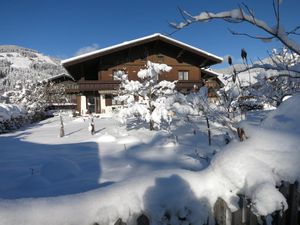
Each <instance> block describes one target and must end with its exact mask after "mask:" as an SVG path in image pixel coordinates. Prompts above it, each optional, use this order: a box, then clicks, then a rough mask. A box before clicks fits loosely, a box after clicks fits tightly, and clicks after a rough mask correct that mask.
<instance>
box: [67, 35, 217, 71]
mask: <svg viewBox="0 0 300 225" xmlns="http://www.w3.org/2000/svg"><path fill="white" fill-rule="evenodd" d="M156 38H157V39H161V40H164V41H167V42H171V43H173V44H174V45H177V46H180V47H182V48H186V49H188V50H190V51H193V52H194V53H196V54H199V55H201V56H205V57H207V58H210V59H212V60H214V61H216V63H218V62H222V61H223V58H221V57H219V56H216V55H214V54H212V53H209V52H206V51H204V50H202V49H199V48H196V47H193V46H191V45H188V44H186V43H183V42H181V41H178V40H175V39H173V38H170V37H167V36H165V35H162V34H160V33H155V34H152V35H149V36H145V37H142V38H138V39H134V40H131V41H125V42H122V43H120V44H117V45H113V46H110V47H106V48H102V49H99V50H96V51H92V52H89V53H85V54H82V55H79V56H75V57H72V58H69V59H65V60H62V61H61V63H62V65H64V66H67V65H71V64H74V63H75V62H82V61H85V60H88V59H91V58H94V57H97V56H100V55H104V54H105V53H108V52H112V51H114V50H118V49H119V48H122V47H127V46H131V45H134V44H139V43H143V42H145V41H151V40H153V39H156Z"/></svg>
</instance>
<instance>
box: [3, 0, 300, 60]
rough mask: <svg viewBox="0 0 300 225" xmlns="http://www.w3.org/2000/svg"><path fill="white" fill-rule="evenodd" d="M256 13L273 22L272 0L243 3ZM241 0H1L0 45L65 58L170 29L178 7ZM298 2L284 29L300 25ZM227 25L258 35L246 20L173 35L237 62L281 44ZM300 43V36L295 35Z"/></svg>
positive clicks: (286, 5) (286, 1)
mask: <svg viewBox="0 0 300 225" xmlns="http://www.w3.org/2000/svg"><path fill="white" fill-rule="evenodd" d="M244 2H245V3H246V4H248V5H249V6H250V7H251V8H253V9H254V10H255V14H256V15H257V17H259V18H262V19H264V20H265V21H266V22H269V23H271V24H273V22H272V21H274V15H273V11H272V0H248V1H244ZM239 3H241V1H238V0H151V1H143V0H127V1H125V0H118V1H117V0H109V1H101V0H49V1H46V0H44V1H42V0H26V1H25V0H24V1H23V0H1V2H0V8H1V14H0V18H1V19H0V27H1V32H0V44H1V45H4V44H13V45H19V46H23V47H28V48H32V49H35V50H38V51H40V52H42V53H44V54H46V55H51V56H56V57H59V58H62V59H65V58H69V57H72V56H74V54H75V53H76V52H77V51H78V50H80V49H81V48H83V47H88V46H91V47H96V48H103V47H107V46H110V45H113V44H118V43H120V42H123V41H127V40H132V39H135V38H139V37H142V36H145V35H149V34H152V33H157V32H160V33H171V32H172V31H173V29H171V28H170V27H169V26H168V22H172V21H178V22H179V21H181V16H180V14H179V12H178V10H177V7H178V6H180V7H181V8H182V9H185V10H187V11H189V12H191V13H192V14H197V13H199V12H201V11H206V10H207V11H213V12H218V11H223V10H229V9H232V8H236V7H237V5H238V4H239ZM299 9H300V1H299V0H283V3H282V5H281V12H282V13H281V15H282V23H283V24H284V25H285V27H286V29H287V30H288V29H291V28H293V27H295V26H296V25H300V13H299ZM227 28H230V29H233V30H236V31H241V32H248V33H251V34H256V33H259V31H258V30H256V29H253V28H252V27H251V26H249V25H247V24H228V23H225V22H222V21H211V22H207V23H202V24H193V25H192V26H190V27H188V28H185V29H183V30H181V31H179V32H176V33H174V34H173V35H172V37H173V38H175V39H178V40H180V41H183V42H186V43H187V44H190V45H193V46H195V47H198V48H201V49H203V50H206V51H209V52H211V53H214V54H216V55H218V56H221V57H223V56H226V55H231V56H233V58H234V60H235V61H236V62H237V61H238V60H239V55H240V49H241V48H245V49H246V50H247V52H248V55H249V56H250V57H251V58H253V59H257V57H261V58H263V57H265V56H267V50H270V49H272V48H274V47H280V46H281V45H280V43H279V42H278V41H273V42H271V43H268V44H266V43H263V42H261V41H258V40H253V39H249V38H247V37H243V36H232V35H231V34H230V33H229V32H228V30H227ZM295 40H296V41H297V42H300V37H295Z"/></svg>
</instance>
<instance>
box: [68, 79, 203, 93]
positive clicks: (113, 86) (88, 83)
mask: <svg viewBox="0 0 300 225" xmlns="http://www.w3.org/2000/svg"><path fill="white" fill-rule="evenodd" d="M119 84H120V82H119V81H115V80H109V81H100V80H85V81H78V82H77V83H76V84H75V85H70V86H66V87H65V88H66V91H67V93H71V92H85V91H99V90H118V88H119ZM194 85H197V86H198V87H199V86H200V85H201V82H200V81H199V80H180V81H178V82H177V84H176V87H177V89H178V90H182V89H192V88H193V87H194Z"/></svg>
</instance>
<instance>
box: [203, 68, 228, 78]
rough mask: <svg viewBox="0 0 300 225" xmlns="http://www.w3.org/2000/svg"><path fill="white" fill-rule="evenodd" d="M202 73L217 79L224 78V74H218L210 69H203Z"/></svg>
mask: <svg viewBox="0 0 300 225" xmlns="http://www.w3.org/2000/svg"><path fill="white" fill-rule="evenodd" d="M201 70H202V71H204V72H206V73H209V74H210V75H212V76H216V77H219V76H222V75H223V74H221V73H218V72H216V71H214V70H212V69H210V68H201Z"/></svg>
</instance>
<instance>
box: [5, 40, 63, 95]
mask: <svg viewBox="0 0 300 225" xmlns="http://www.w3.org/2000/svg"><path fill="white" fill-rule="evenodd" d="M61 73H66V71H65V69H64V68H63V67H62V66H61V64H60V60H58V59H55V58H52V57H49V56H45V55H43V54H41V53H39V52H37V51H35V50H32V49H28V48H23V47H19V46H14V45H0V93H3V92H4V91H7V90H11V89H13V87H14V86H15V84H16V82H17V81H27V80H31V81H33V82H35V81H39V80H43V79H47V78H49V77H52V76H55V75H58V74H61Z"/></svg>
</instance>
